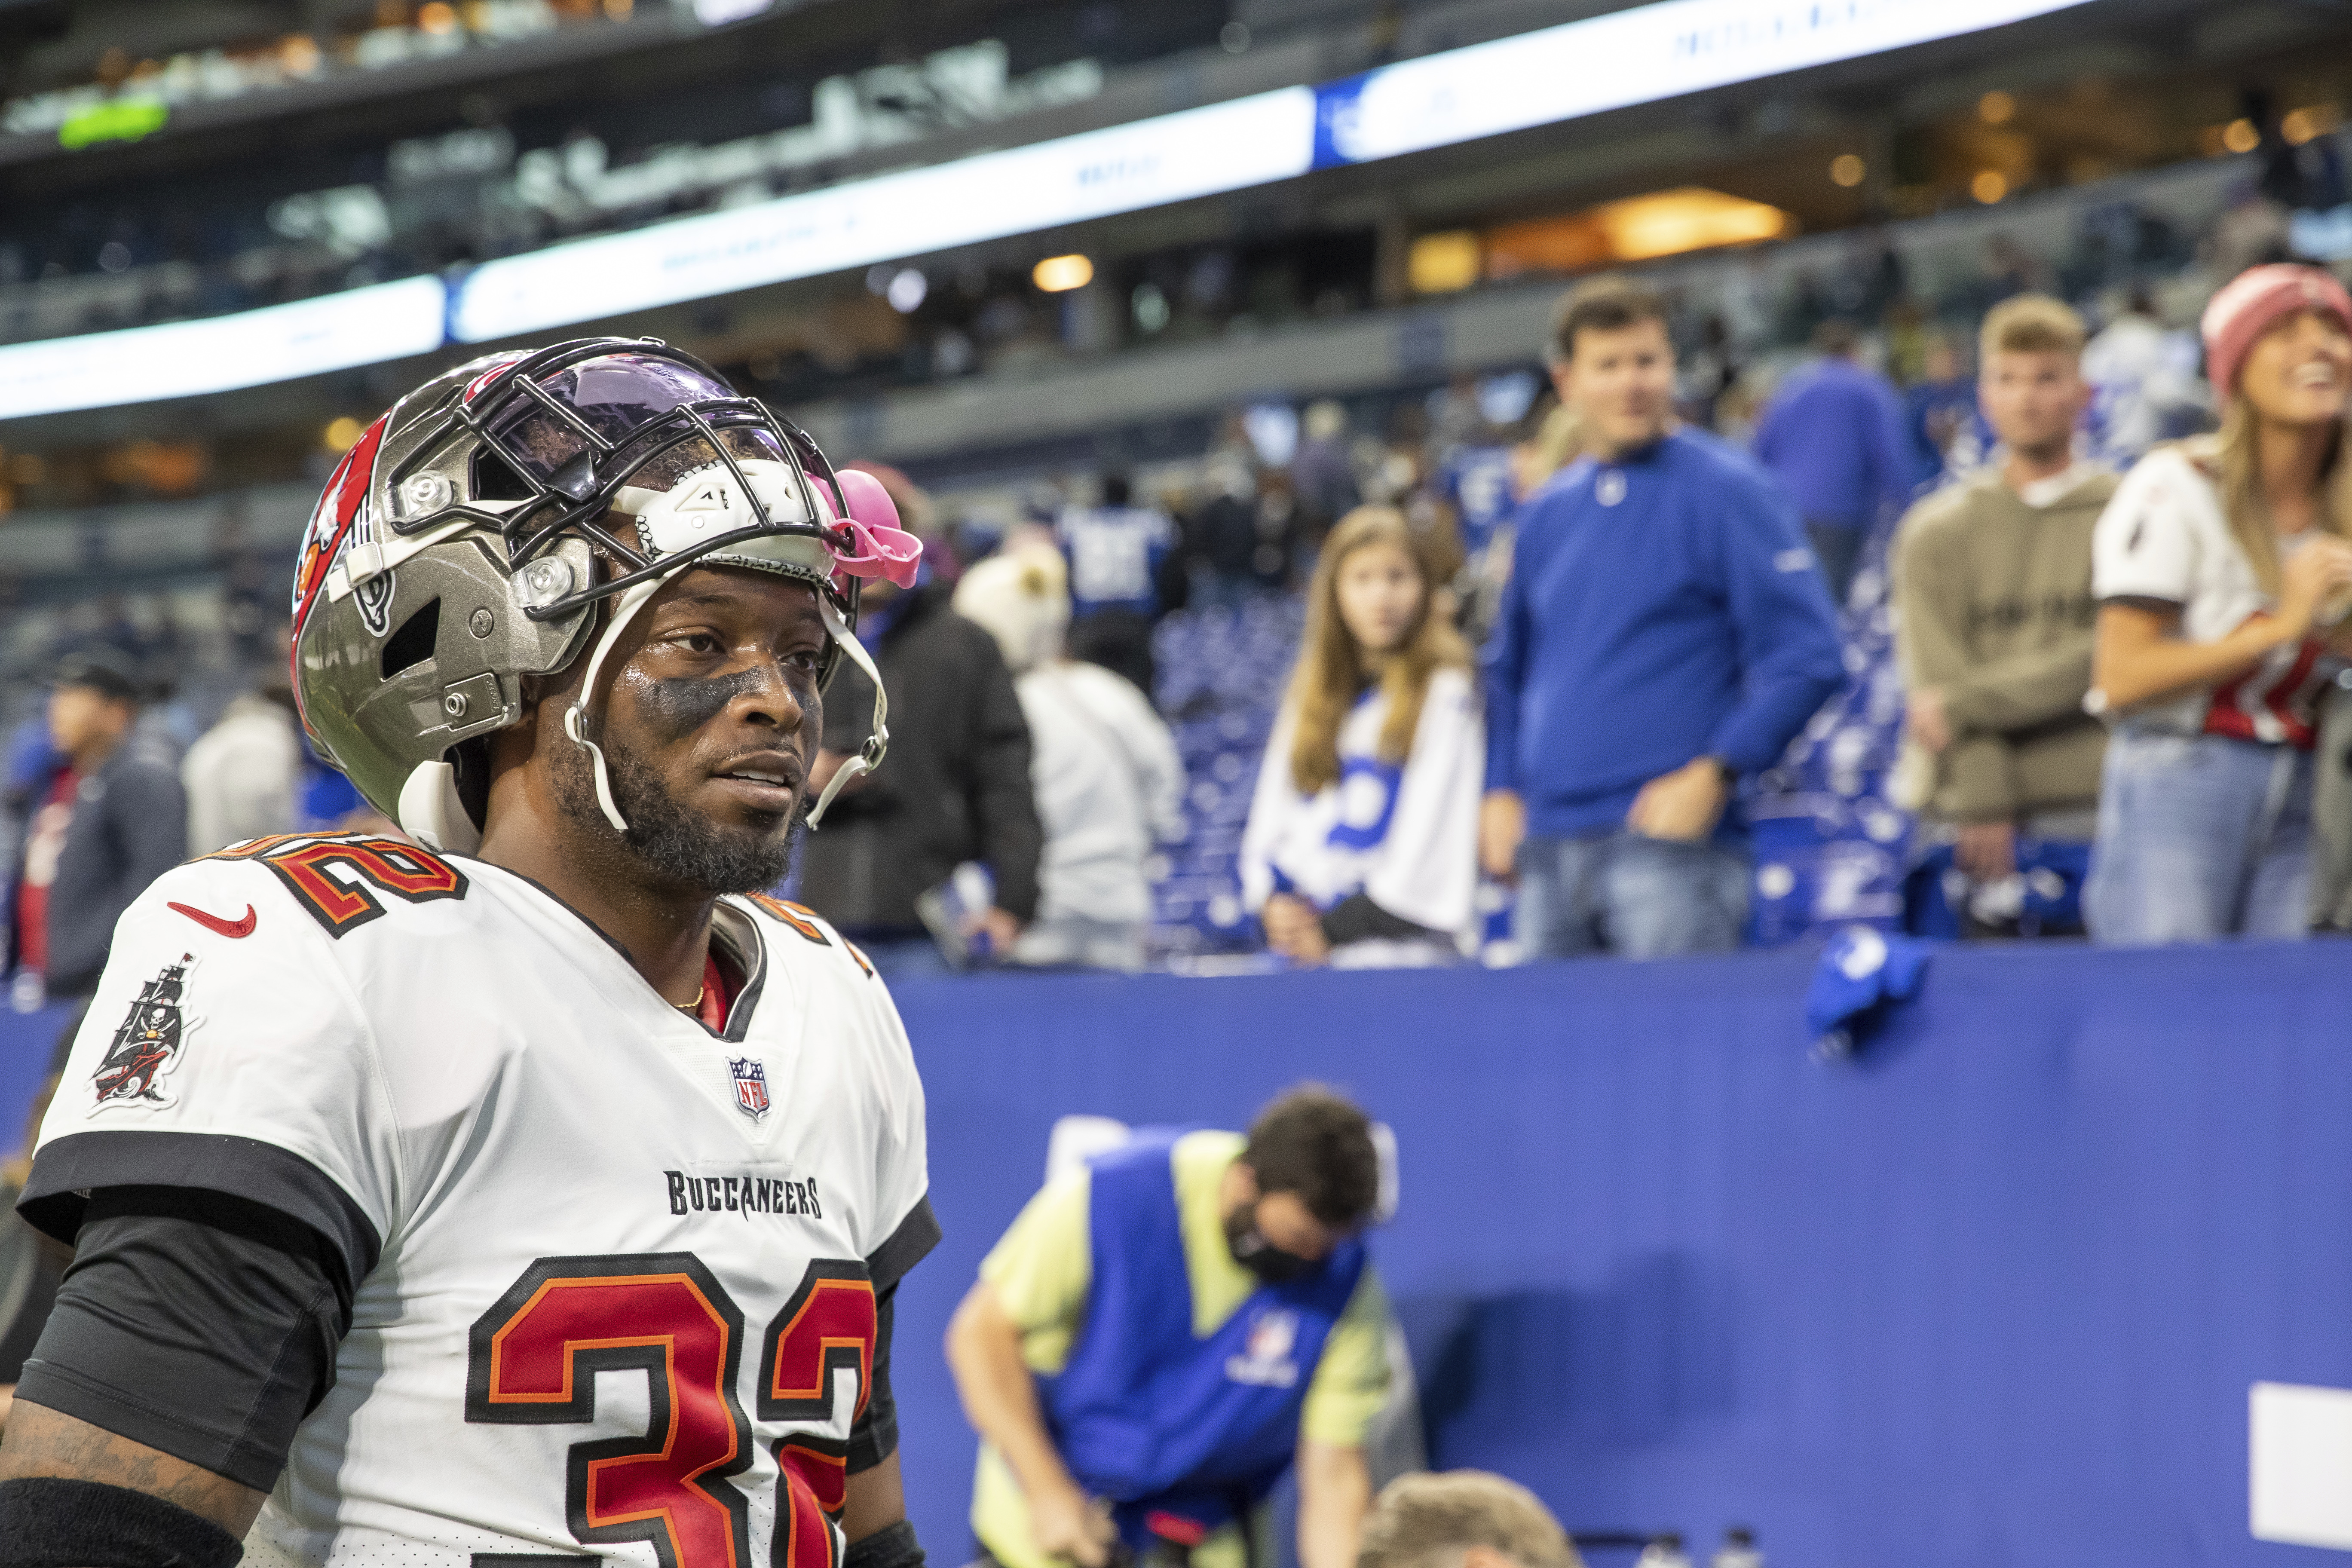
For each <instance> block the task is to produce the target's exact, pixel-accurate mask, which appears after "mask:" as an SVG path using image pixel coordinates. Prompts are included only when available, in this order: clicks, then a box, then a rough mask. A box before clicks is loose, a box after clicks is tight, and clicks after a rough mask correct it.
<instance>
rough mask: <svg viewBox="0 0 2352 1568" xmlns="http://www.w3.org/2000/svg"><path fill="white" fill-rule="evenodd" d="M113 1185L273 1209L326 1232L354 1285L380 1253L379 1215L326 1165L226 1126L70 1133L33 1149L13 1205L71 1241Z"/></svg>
mask: <svg viewBox="0 0 2352 1568" xmlns="http://www.w3.org/2000/svg"><path fill="white" fill-rule="evenodd" d="M106 1187H193V1188H196V1189H198V1190H201V1191H205V1192H215V1193H226V1194H231V1195H232V1196H236V1197H239V1198H243V1199H247V1200H249V1201H250V1202H253V1203H257V1204H261V1205H265V1206H267V1207H269V1208H273V1209H276V1210H277V1211H278V1212H279V1213H280V1214H283V1215H288V1216H289V1217H290V1218H293V1219H297V1220H299V1221H300V1222H301V1223H302V1224H304V1225H307V1226H310V1228H311V1229H312V1230H315V1231H317V1232H318V1233H319V1234H320V1236H322V1237H326V1239H327V1240H328V1242H329V1243H330V1244H331V1245H332V1246H333V1247H334V1249H335V1251H336V1252H337V1254H338V1255H339V1256H340V1257H341V1258H342V1261H343V1266H344V1268H346V1269H347V1270H348V1271H349V1283H350V1285H351V1286H352V1288H353V1289H357V1288H358V1285H359V1282H360V1281H361V1280H362V1279H366V1278H367V1277H368V1275H369V1274H370V1273H371V1272H372V1271H373V1269H374V1268H375V1266H376V1260H377V1259H378V1258H381V1257H382V1256H383V1237H381V1236H379V1235H377V1234H376V1228H375V1225H374V1222H373V1221H372V1220H370V1219H369V1218H368V1216H367V1215H366V1214H365V1213H364V1212H362V1209H361V1208H360V1205H358V1204H357V1203H355V1202H354V1201H352V1195H351V1194H349V1193H346V1192H345V1191H343V1189H342V1188H341V1187H340V1186H337V1185H336V1184H335V1182H334V1180H333V1178H332V1177H331V1176H329V1175H328V1174H327V1173H325V1172H324V1171H321V1170H320V1169H319V1167H318V1166H316V1165H313V1164H312V1163H310V1161H308V1160H305V1159H304V1158H302V1157H301V1156H300V1155H299V1154H296V1153H294V1152H290V1151H289V1150H285V1149H281V1148H279V1147H278V1145H277V1144H275V1143H265V1142H262V1141H261V1140H260V1139H258V1138H239V1137H236V1136H233V1135H231V1134H227V1133H221V1132H166V1131H159V1130H155V1129H149V1128H136V1129H132V1128H113V1129H107V1130H101V1131H91V1132H74V1133H68V1135H67V1136H65V1137H63V1138H59V1139H58V1140H57V1141H56V1142H52V1143H49V1144H47V1145H46V1146H44V1147H43V1148H42V1150H41V1152H40V1153H39V1154H37V1156H35V1158H34V1160H33V1173H32V1177H31V1179H30V1180H28V1181H27V1182H26V1184H25V1191H24V1193H23V1194H22V1195H21V1196H19V1197H18V1198H17V1200H16V1212H17V1213H19V1214H21V1215H24V1216H25V1218H26V1222H27V1223H29V1224H30V1225H31V1226H33V1227H34V1228H35V1229H36V1230H38V1231H40V1232H41V1233H42V1234H44V1235H46V1236H50V1237H55V1238H56V1239H58V1241H61V1242H64V1243H65V1244H66V1245H67V1246H68V1247H70V1246H72V1245H73V1238H74V1233H75V1232H76V1231H78V1230H79V1229H80V1228H81V1222H82V1215H84V1213H86V1212H87V1211H88V1209H89V1194H91V1193H92V1192H94V1191H97V1190H99V1189H101V1188H106Z"/></svg>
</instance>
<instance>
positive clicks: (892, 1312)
mask: <svg viewBox="0 0 2352 1568" xmlns="http://www.w3.org/2000/svg"><path fill="white" fill-rule="evenodd" d="M897 1307H898V1283H897V1281H895V1280H894V1281H892V1282H891V1283H890V1284H888V1285H886V1286H884V1287H883V1288H882V1289H879V1290H877V1291H876V1292H875V1294H874V1383H873V1386H872V1387H870V1388H868V1389H867V1390H866V1413H865V1414H864V1415H860V1416H859V1417H858V1418H857V1423H856V1426H852V1427H850V1429H849V1473H850V1474H851V1475H853V1476H854V1475H856V1474H857V1473H859V1472H860V1471H862V1470H870V1469H872V1468H874V1467H875V1466H877V1465H878V1464H880V1463H881V1462H882V1461H883V1460H885V1459H887V1458H889V1457H890V1456H891V1455H893V1454H895V1453H897V1452H898V1402H897V1401H896V1400H894V1399H892V1398H891V1397H890V1328H891V1320H892V1319H893V1318H894V1317H896V1316H897Z"/></svg>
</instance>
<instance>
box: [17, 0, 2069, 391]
mask: <svg viewBox="0 0 2352 1568" xmlns="http://www.w3.org/2000/svg"><path fill="white" fill-rule="evenodd" d="M2084 3H2085V0H1657V3H1654V4H1652V5H1637V6H1633V7H1632V8H1630V9H1627V10H1623V11H1617V12H1612V13H1610V14H1608V15H1605V16H1592V17H1588V18H1586V19H1585V20H1583V21H1580V22H1569V23H1565V24H1563V25H1561V26H1554V27H1546V28H1542V29H1540V30H1538V31H1536V32H1532V33H1521V34H1518V35H1516V36H1514V37H1507V38H1499V39H1496V40H1495V41H1494V42H1492V43H1486V44H1474V45H1471V46H1470V47H1465V48H1459V49H1448V50H1446V51H1444V52H1443V53H1441V54H1434V55H1427V56H1423V58H1419V59H1413V60H1406V61H1402V62H1401V63H1399V64H1396V65H1392V66H1384V67H1381V68H1379V69H1377V70H1371V71H1366V72H1364V73H1362V74H1361V75H1359V76H1353V77H1349V78H1346V79H1342V80H1339V81H1336V82H1329V83H1326V84H1325V85H1323V86H1321V87H1314V88H1310V87H1294V88H1284V89H1277V90H1276V91H1273V92H1265V93H1258V94H1255V95H1253V96H1251V97H1248V98H1241V99H1234V100H1231V101H1228V102H1224V103H1219V104H1212V105H1210V106H1208V107H1205V108H1202V109H1191V110H1181V111H1179V112H1177V113H1173V114H1163V115H1160V116H1157V117H1155V118H1153V119H1150V120H1141V121H1133V122H1130V123H1129V124H1126V125H1118V126H1112V127H1109V128H1108V129H1105V130H1100V131H1089V132H1083V133H1081V134H1079V135H1076V136H1065V137H1060V138H1056V139H1055V140H1053V141H1048V142H1036V143H1033V144H1032V145H1029V146H1026V147H1015V148H1010V149H1006V150H1004V151H1002V152H995V153H980V154H978V155H975V156H973V157H970V158H962V159H958V160H956V161H954V162H952V163H940V164H935V165H933V166H931V167H929V168H919V169H909V170H905V171H901V172H899V173H897V174H881V175H876V176H874V177H871V178H868V179H863V180H853V181H848V182H845V183H844V184H839V185H835V186H832V187H829V188H827V189H824V190H818V191H811V192H807V193H805V194H803V195H790V196H782V197H779V198H777V199H775V200H772V201H768V202H761V203H757V204H754V205H750V206H744V207H737V208H731V209H729V210H726V211H723V212H714V213H707V214H702V215H699V216H694V217H686V218H677V219H673V220H671V221H669V222H667V223H661V224H656V225H653V226H648V227H646V228H641V229H636V230H633V231H631V232H629V233H626V234H615V235H606V236H602V237H596V238H591V239H580V240H572V241H570V242H568V243H565V244H562V245H555V246H550V247H546V248H544V249H541V250H536V251H531V252H528V253H526V254H524V255H520V256H513V257H508V258H503V259H501V260H497V261H492V262H489V263H488V264H486V265H484V266H482V267H479V268H475V269H474V270H473V271H472V272H471V273H469V274H467V275H466V276H465V277H464V278H463V279H459V280H458V281H457V283H456V284H455V285H454V287H453V289H452V290H451V293H450V296H449V298H448V300H447V306H448V312H447V316H448V330H449V334H450V335H451V336H452V337H454V338H456V339H457V340H458V341H460V342H469V343H472V342H491V341H494V340H499V339H506V338H516V337H522V336H526V335H530V334H533V333H537V332H541V331H546V330H547V329H549V328H551V327H560V326H568V325H571V324H572V323H574V322H579V321H597V320H603V319H605V318H610V317H615V316H624V315H627V314H629V313H631V312H633V311H637V310H651V309H655V308H656V307H660V306H665V305H676V304H681V303H684V302H686V301H688V300H701V299H708V298H710V297H712V296H714V295H719V294H729V293H733V292H735V291H737V290H739V289H752V288H758V287H761V285H764V284H771V283H782V282H788V281H790V280H792V279H801V278H813V277H817V276H821V275H823V274H824V273H828V272H838V271H844V270H846V269H849V268H862V267H868V266H871V265H873V264H875V263H877V262H885V261H894V260H897V259H898V258H902V257H908V256H920V255H925V254H928V253H929V252H933V251H939V250H946V249H951V248H953V247H958V246H964V245H972V244H977V243H981V242H982V241H986V240H993V239H1003V238H1009V237H1013V236H1015V235H1021V234H1030V233H1034V232H1037V231H1039V230H1042V229H1050V228H1055V227H1059V226H1064V225H1067V224H1072V223H1078V222H1083V221H1086V220H1087V219H1091V218H1099V217H1108V216H1115V215H1118V214H1120V213H1129V212H1136V211H1139V210H1141V209H1143V208H1146V207H1152V206H1160V205H1165V204H1168V203H1171V202H1180V201H1186V200H1190V199H1192V198H1194V197H1198V196H1207V195H1223V194H1224V193H1227V192H1231V191H1237V190H1244V189H1247V188H1249V187H1251V186H1254V185H1262V184H1271V183H1273V182H1275V181H1277V180H1286V179H1291V178H1294V177H1296V176H1297V175H1300V174H1306V173H1307V172H1308V171H1309V170H1311V169H1317V168H1325V167H1331V166H1335V165H1339V164H1346V163H1370V162H1373V161H1375V160H1378V159H1382V158H1392V157H1397V156H1400V155H1402V154H1404V153H1416V152H1422V151H1425V150H1427V149H1430V148H1434V147H1444V146H1451V145H1454V144H1455V143H1457V142H1468V141H1473V140H1476V139H1478V138H1481V137H1486V136H1495V135H1499V134H1502V133H1504V132H1511V131H1520V130H1526V129H1528V128H1530V127H1533V126H1538V125H1548V124H1552V123H1555V122H1558V121H1564V120H1572V119H1576V118H1579V117H1580V116H1583V115H1588V114H1598V113H1601V112H1604V111H1606V110H1612V109H1624V108H1629V107H1632V106H1633V105H1635V104H1641V103H1650V102H1655V101H1657V100H1661V99H1666V98H1674V97H1679V96H1681V95H1684V94H1686V93H1692V92H1700V91H1704V90H1706V89H1711V88H1717V87H1723V86H1727V85H1729V84H1731V83H1735V82H1742V81H1754V80H1757V79H1761V78H1765V77H1770V76H1778V75H1780V74H1782V73H1784V72H1788V71H1794V70H1802V69H1806V68H1811V67H1815V66H1823V65H1831V64H1834V63H1836V62H1838V61H1841V60H1850V59H1857V58H1862V57H1864V56H1865V55H1873V54H1877V53H1880V52H1883V51H1885V50H1888V49H1897V48H1905V47H1910V46H1912V45H1915V44H1925V43H1932V42H1934V41H1936V40H1937V39H1941V38H1949V37H1958V36H1960V35H1962V34H1966V33H1973V32H1978V31H1981V30H1983V29H1985V28H1989V27H1998V26H2004V25H2006V24H2008V23H2011V22H2018V21H2022V20H2025V19H2026V18H2028V17H2032V16H2044V15H2048V14H2050V13H2052V12H2056V11H2063V10H2068V9H2071V8H2073V7H2074V6H2075V5H2081V4H2084ZM385 289H407V290H409V291H410V292H409V293H407V294H404V295H401V296H399V297H398V298H399V299H400V300H402V301H403V308H402V309H399V310H394V309H390V308H387V304H381V303H377V302H376V300H385V301H387V302H388V301H389V300H391V299H392V298H393V297H392V296H388V295H383V294H382V292H381V291H382V290H385ZM441 291H442V285H441V284H440V283H439V282H438V281H437V280H436V279H408V280H407V281H406V282H404V283H399V284H381V285H377V286H376V287H375V288H374V289H354V290H352V291H351V292H349V293H345V294H339V295H329V296H326V297H325V298H322V299H319V300H303V301H300V302H299V304H296V305H281V306H274V307H271V308H270V309H268V310H256V311H248V312H247V313H246V314H244V315H241V316H226V317H215V318H213V319H211V320H208V321H188V322H179V323H173V324H171V325H167V326H158V327H141V328H134V329H131V331H122V332H104V333H98V334H94V335H91V336H89V337H81V338H66V339H57V340H51V341H48V342H33V343H23V344H17V345H14V346H11V347H5V348H0V418H8V417H15V416H23V415H28V414H46V413H61V412H65V411H68V410H71V409H78V408H91V407H99V406H102V405H106V404H110V403H118V402H121V401H124V400H125V399H124V397H123V393H124V391H125V390H126V389H136V392H137V394H138V399H139V400H141V401H144V400H146V399H148V398H157V397H176V396H188V395H197V394H201V393H206V392H226V391H231V390H234V389H236V388H239V387H245V386H253V385H257V384H261V383H263V382H267V381H273V380H281V379H287V378H289V377H292V376H298V375H310V374H318V373H320V372H321V371H326V370H333V369H342V368H347V367H349V366H351V365H355V364H366V363H373V362H375V361H379V360H387V359H395V358H400V357H403V356H405V355H408V354H413V353H423V352H426V351H427V350H429V349H432V348H437V347H439V346H441V344H440V342H439V339H438V337H437V335H436V339H435V341H434V342H420V341H419V335H418V329H419V327H420V325H421V322H422V321H423V319H424V317H425V316H426V315H428V314H429V315H431V316H432V318H433V320H434V321H435V323H436V327H437V325H438V322H439V303H440V300H441ZM428 293H429V294H430V296H431V299H432V300H433V303H434V307H435V308H434V310H431V311H426V310H424V309H423V308H422V306H423V302H424V301H425V299H426V296H427V294H428ZM284 311H308V312H310V314H308V315H305V316H303V317H301V318H299V319H300V320H301V321H303V322H304V323H305V328H306V330H305V331H303V332H301V333H299V334H298V335H295V336H287V335H285V334H286V332H287V331H288V329H287V327H286V326H285V323H286V322H288V321H290V320H293V318H287V317H283V316H279V315H278V314H277V312H284ZM142 334H153V335H142ZM134 340H135V341H134ZM257 343H258V345H259V352H256V345H257Z"/></svg>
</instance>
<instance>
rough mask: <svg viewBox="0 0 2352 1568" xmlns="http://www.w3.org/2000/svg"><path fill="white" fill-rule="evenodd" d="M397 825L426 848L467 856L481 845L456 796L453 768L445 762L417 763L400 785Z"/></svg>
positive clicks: (455, 774)
mask: <svg viewBox="0 0 2352 1568" xmlns="http://www.w3.org/2000/svg"><path fill="white" fill-rule="evenodd" d="M400 828H401V831H402V832H404V833H405V834H407V835H408V836H409V837H411V838H414V839H415V840H416V841H417V842H418V843H419V844H422V845H424V846H425V847H426V848H427V849H432V850H436V851H438V852H440V853H442V854H445V855H471V854H472V853H473V852H474V851H475V850H477V849H479V848H480V847H482V831H481V829H480V828H478V827H476V826H474V819H473V818H472V817H470V816H467V815H466V806H465V803H464V802H462V801H460V800H459V799H458V798H457V769H455V768H453V767H451V766H450V765H449V764H448V763H417V764H416V766H415V768H414V769H413V770H411V771H410V773H409V775H408V782H407V783H406V784H402V785H401V786H400Z"/></svg>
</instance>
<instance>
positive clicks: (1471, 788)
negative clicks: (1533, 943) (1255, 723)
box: [1241, 507, 1486, 968]
mask: <svg viewBox="0 0 2352 1568" xmlns="http://www.w3.org/2000/svg"><path fill="white" fill-rule="evenodd" d="M1432 586H1433V577H1432V574H1431V572H1430V569H1429V566H1428V563H1426V561H1424V559H1423V555H1422V552H1421V550H1420V547H1419V545H1418V543H1417V542H1416V541H1415V539H1414V537H1413V535H1412V531H1411V529H1410V528H1409V527H1408V525H1407V524H1406V522H1405V520H1404V517H1403V514H1402V513H1401V512H1398V511H1397V510H1394V509H1392V508H1389V507H1360V508H1358V509H1357V510H1354V511H1352V512H1349V514H1348V515H1347V516H1346V517H1344V518H1342V519H1340V520H1339V526H1338V527H1336V528H1334V529H1333V530H1332V531H1331V535H1330V537H1329V538H1328V540H1326V541H1325V542H1324V545H1323V553H1322V557H1321V559H1320V560H1319V561H1318V563H1317V564H1316V568H1315V580H1314V583H1313V584H1311V585H1310V586H1309V587H1308V589H1307V637H1306V641H1305V643H1304V645H1303V646H1302V647H1301V648H1300V650H1299V655H1298V664H1297V668H1296V669H1295V670H1294V671H1293V673H1292V675H1291V681H1290V694H1289V696H1288V697H1287V698H1286V700H1284V703H1283V707H1282V713H1281V716H1280V717H1279V718H1278V719H1276V721H1275V726H1274V734H1273V736H1272V738H1271V739H1270V740H1269V741H1268V742H1267V743H1266V749H1265V763H1264V765H1263V766H1262V768H1261V769H1260V771H1259V773H1258V780H1257V793H1256V795H1255V797H1254V798H1253V799H1252V800H1251V802H1250V816H1249V826H1248V827H1247V828H1246V829H1245V830H1244V833H1243V835H1242V856H1241V862H1242V863H1241V872H1242V897H1243V899H1244V901H1245V902H1246V903H1247V904H1248V906H1249V907H1250V908H1251V910H1254V911H1255V912H1256V913H1257V915H1258V917H1259V919H1260V920H1261V921H1264V922H1265V937H1266V943H1267V945H1268V946H1270V947H1272V948H1273V949H1275V951H1276V952H1281V953H1283V954H1285V955H1286V956H1287V957H1289V958H1290V959H1291V960H1292V961H1293V962H1295V963H1302V964H1320V963H1331V964H1334V965H1338V966H1341V967H1351V968H1367V967H1373V966H1379V965H1388V964H1429V963H1451V962H1453V961H1454V960H1455V959H1456V958H1458V957H1459V956H1460V946H1459V942H1460V939H1461V937H1462V935H1463V933H1464V932H1465V931H1466V930H1467V929H1468V928H1469V926H1470V924H1471V920H1472V900H1473V897H1474V895H1475V891H1476V889H1477V879H1478V870H1477V848H1478V801H1479V795H1480V791H1481V788H1482V787H1483V784H1484V782H1485V766H1486V763H1485V758H1486V720H1485V715H1484V713H1483V711H1482V710H1481V709H1480V707H1479V703H1478V698H1477V693H1476V690H1475V688H1474V686H1473V684H1472V681H1471V676H1470V650H1469V648H1468V647H1467V646H1466V645H1465V643H1464V642H1463V640H1462V637H1461V634H1460V633H1458V632H1456V631H1455V630H1454V626H1453V625H1452V623H1451V622H1449V621H1448V620H1447V619H1446V618H1445V616H1444V615H1443V614H1442V613H1440V612H1439V611H1437V610H1436V609H1435V608H1433V605H1432V603H1431V598H1432Z"/></svg>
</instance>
